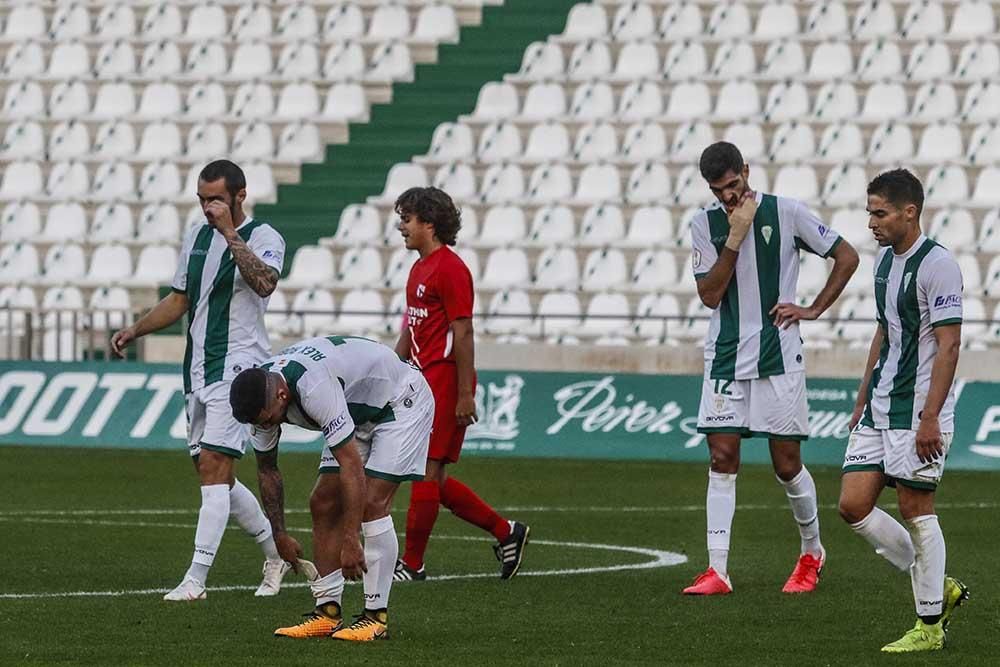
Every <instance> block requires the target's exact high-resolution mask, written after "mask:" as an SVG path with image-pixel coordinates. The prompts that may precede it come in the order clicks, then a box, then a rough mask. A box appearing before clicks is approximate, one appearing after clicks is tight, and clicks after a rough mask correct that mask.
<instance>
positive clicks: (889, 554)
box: [851, 507, 913, 572]
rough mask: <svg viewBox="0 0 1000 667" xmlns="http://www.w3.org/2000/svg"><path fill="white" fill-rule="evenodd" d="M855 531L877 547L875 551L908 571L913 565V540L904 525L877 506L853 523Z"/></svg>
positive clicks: (904, 570) (852, 526)
mask: <svg viewBox="0 0 1000 667" xmlns="http://www.w3.org/2000/svg"><path fill="white" fill-rule="evenodd" d="M851 528H852V529H853V530H854V532H855V533H857V534H858V535H860V536H861V537H863V538H865V539H866V540H867V541H868V544H870V545H872V546H873V547H875V553H877V554H878V555H879V556H882V557H883V558H885V559H886V560H887V561H889V562H890V563H892V564H893V565H895V566H896V567H897V568H899V569H900V570H902V571H903V572H908V571H909V570H910V566H911V565H913V541H912V540H911V539H910V534H909V533H908V532H906V528H903V525H902V524H901V523H899V522H898V521H896V520H895V519H893V518H892V517H891V516H889V515H888V514H886V513H885V512H884V511H882V510H881V509H879V508H878V507H876V508H875V509H873V510H872V511H871V513H870V514H869V515H868V516H866V517H865V518H864V519H862V520H861V521H858V522H857V523H852V524H851Z"/></svg>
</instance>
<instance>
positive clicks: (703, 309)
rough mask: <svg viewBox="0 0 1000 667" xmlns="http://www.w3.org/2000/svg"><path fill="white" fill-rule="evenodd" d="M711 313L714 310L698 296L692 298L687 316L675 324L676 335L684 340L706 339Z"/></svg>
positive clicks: (687, 309) (685, 314)
mask: <svg viewBox="0 0 1000 667" xmlns="http://www.w3.org/2000/svg"><path fill="white" fill-rule="evenodd" d="M684 273H685V274H690V272H689V271H685V272H684ZM692 281H693V279H692ZM711 315H712V311H711V310H709V309H708V307H707V306H705V305H704V304H703V303H702V302H701V300H700V299H699V298H698V297H694V298H692V299H691V300H690V301H688V304H687V307H686V308H685V309H684V316H685V318H684V319H683V320H681V321H680V322H679V323H677V324H676V325H675V333H674V335H675V336H676V337H678V338H681V339H684V340H705V336H706V335H707V334H708V324H709V318H710V317H711Z"/></svg>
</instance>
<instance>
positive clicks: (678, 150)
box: [621, 121, 711, 162]
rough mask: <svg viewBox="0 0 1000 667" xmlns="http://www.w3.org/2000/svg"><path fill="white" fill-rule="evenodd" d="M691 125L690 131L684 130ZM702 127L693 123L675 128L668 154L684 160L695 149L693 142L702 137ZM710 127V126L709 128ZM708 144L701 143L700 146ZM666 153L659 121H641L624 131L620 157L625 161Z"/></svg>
mask: <svg viewBox="0 0 1000 667" xmlns="http://www.w3.org/2000/svg"><path fill="white" fill-rule="evenodd" d="M688 127H692V128H693V131H692V132H687V131H685V130H686V129H687V128H688ZM702 129H703V128H702V127H701V124H699V126H698V127H694V126H693V125H690V126H689V125H683V126H680V127H678V128H677V132H676V133H675V135H674V136H675V138H674V145H673V146H672V147H671V148H670V149H669V154H670V156H671V159H673V160H678V161H679V160H684V159H685V157H686V156H688V154H689V153H690V152H691V151H693V150H695V148H694V144H696V143H698V142H699V141H700V139H703V138H704V137H702V136H700V135H701V134H702ZM710 129H711V128H710ZM707 145H708V144H702V147H704V146H707ZM667 153H668V148H667V133H666V131H664V129H663V126H662V125H660V124H659V123H652V122H648V121H647V122H642V123H635V124H634V125H630V126H629V128H628V129H627V130H626V131H625V138H624V139H623V140H622V152H621V157H622V158H623V159H624V160H625V161H627V162H645V161H647V160H655V159H659V158H661V157H662V156H663V155H665V154H667Z"/></svg>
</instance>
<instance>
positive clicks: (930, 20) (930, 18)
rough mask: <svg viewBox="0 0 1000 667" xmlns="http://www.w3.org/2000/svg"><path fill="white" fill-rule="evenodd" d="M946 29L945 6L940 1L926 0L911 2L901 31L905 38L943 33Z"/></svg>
mask: <svg viewBox="0 0 1000 667" xmlns="http://www.w3.org/2000/svg"><path fill="white" fill-rule="evenodd" d="M946 29H947V26H946V24H945V16H944V7H943V6H942V5H941V3H940V2H936V1H926V0H925V1H924V2H912V3H909V7H908V8H907V10H906V14H904V15H903V21H902V23H900V26H899V33H900V35H901V36H902V37H903V38H905V39H923V38H926V37H932V36H935V35H943V34H944V33H945V31H946Z"/></svg>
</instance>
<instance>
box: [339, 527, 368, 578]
mask: <svg viewBox="0 0 1000 667" xmlns="http://www.w3.org/2000/svg"><path fill="white" fill-rule="evenodd" d="M340 567H341V569H342V570H343V572H344V578H345V579H347V580H348V581H358V580H359V579H361V577H363V576H364V574H365V572H367V571H368V566H367V565H365V550H364V549H362V548H361V540H360V539H359V538H358V537H356V536H353V537H348V538H347V539H345V540H344V546H343V547H341V549H340Z"/></svg>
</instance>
